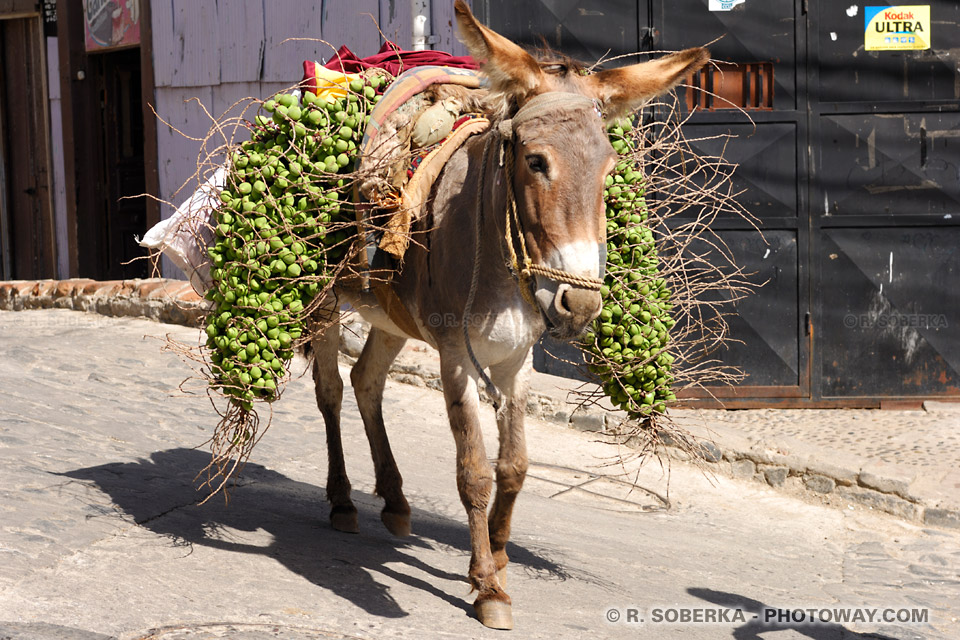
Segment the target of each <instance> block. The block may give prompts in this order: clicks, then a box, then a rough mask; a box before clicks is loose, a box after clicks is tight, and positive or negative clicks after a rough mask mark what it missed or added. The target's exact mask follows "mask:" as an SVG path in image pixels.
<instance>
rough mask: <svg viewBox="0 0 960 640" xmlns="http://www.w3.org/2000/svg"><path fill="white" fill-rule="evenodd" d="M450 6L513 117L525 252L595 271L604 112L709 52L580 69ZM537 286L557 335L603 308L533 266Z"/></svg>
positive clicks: (601, 218) (637, 100) (577, 272)
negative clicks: (587, 71) (540, 54)
mask: <svg viewBox="0 0 960 640" xmlns="http://www.w3.org/2000/svg"><path fill="white" fill-rule="evenodd" d="M455 7H456V13H457V22H458V26H459V29H460V35H461V38H462V39H463V41H464V43H465V44H466V46H467V48H468V50H469V51H470V54H471V55H472V56H473V57H474V58H476V59H477V60H479V61H481V63H482V64H483V70H484V72H485V73H486V74H487V76H488V78H489V80H490V85H491V86H490V88H491V92H492V94H493V95H494V96H499V97H500V98H502V101H503V114H502V115H503V116H504V117H505V118H509V119H510V121H509V122H508V123H507V124H505V125H504V126H501V130H502V131H505V135H507V136H509V137H510V138H512V140H513V144H512V153H513V166H514V174H513V186H514V192H515V194H516V202H517V211H518V215H519V217H520V226H521V227H522V233H523V238H524V243H525V245H526V249H527V252H528V254H529V257H530V258H531V260H532V262H533V263H534V264H539V265H544V266H547V267H550V268H553V269H557V270H561V271H564V272H566V273H568V274H571V275H573V276H580V277H585V278H591V279H595V278H598V277H600V278H602V274H603V268H604V264H605V261H606V259H605V254H606V217H605V213H604V204H603V189H604V179H605V178H606V176H607V174H608V173H609V172H610V171H611V170H612V169H613V167H614V165H615V163H616V158H617V155H616V153H615V152H614V150H613V147H612V146H611V145H610V141H609V139H608V138H607V134H606V129H605V126H604V121H603V116H606V117H607V118H616V117H618V116H620V115H622V114H625V113H629V112H631V111H633V110H634V109H636V108H638V107H639V106H640V105H642V104H643V103H644V102H646V101H647V100H649V99H650V98H652V97H654V96H656V95H659V94H661V93H665V92H667V91H669V90H670V89H672V88H673V87H674V86H675V85H676V84H677V83H679V82H680V80H681V79H682V78H683V77H684V76H686V75H687V74H688V73H690V72H692V71H695V70H696V69H699V68H700V67H701V66H703V65H704V64H705V63H706V62H707V60H708V59H709V53H708V52H707V50H706V49H700V48H698V49H688V50H686V51H683V52H680V53H677V54H674V55H671V56H668V57H665V58H661V59H659V60H654V61H651V62H645V63H641V64H636V65H633V66H629V67H624V68H620V69H611V70H609V71H601V72H599V73H596V74H593V75H583V74H581V73H580V71H579V69H578V68H577V67H576V65H574V64H572V63H571V62H570V61H568V60H565V59H542V60H538V59H536V58H534V57H533V56H532V55H530V54H529V53H527V52H526V51H524V50H523V49H521V48H520V47H519V46H518V45H516V44H515V43H513V42H511V41H510V40H508V39H507V38H505V37H503V36H501V35H499V34H497V33H495V32H494V31H492V30H490V29H488V28H487V27H485V26H483V25H482V24H480V23H479V22H477V20H476V19H475V18H474V16H473V14H472V13H471V12H470V9H469V8H468V7H467V5H466V3H465V2H463V0H457V2H456V5H455ZM601 112H602V114H603V116H602V115H601ZM573 280H575V278H574V279H573ZM535 289H536V293H535V299H536V301H537V303H538V304H539V306H540V309H541V312H542V314H543V317H544V319H545V320H546V323H547V327H548V329H549V330H550V333H551V334H552V335H553V336H554V337H557V338H562V339H569V338H573V337H575V336H577V335H579V334H580V333H581V332H582V331H583V330H584V328H585V327H586V326H587V324H588V323H590V322H591V321H592V320H593V319H594V318H595V317H596V316H597V314H599V313H600V306H601V300H600V294H599V292H598V291H596V290H595V289H592V288H589V287H581V286H577V285H576V284H568V283H561V282H559V281H558V280H557V279H555V278H551V277H549V276H545V275H539V274H538V275H536V283H535Z"/></svg>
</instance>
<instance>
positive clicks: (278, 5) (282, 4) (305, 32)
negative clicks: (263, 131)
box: [260, 0, 376, 85]
mask: <svg viewBox="0 0 960 640" xmlns="http://www.w3.org/2000/svg"><path fill="white" fill-rule="evenodd" d="M371 1H373V2H376V0H361V1H360V2H357V4H362V3H366V4H369V3H370V2H371ZM340 3H346V0H336V1H334V2H333V3H332V4H340ZM323 4H327V5H329V4H331V3H330V2H327V3H323ZM350 4H353V2H352V1H351V2H350ZM321 6H322V3H319V2H288V1H287V0H264V2H263V15H264V19H263V25H264V36H263V44H264V49H263V74H262V76H261V78H260V79H261V80H263V81H265V82H280V83H286V84H288V85H289V84H293V83H295V82H299V80H300V79H301V77H302V76H303V68H302V66H301V64H302V63H303V61H304V60H320V59H321V58H329V57H330V55H331V54H332V53H333V52H332V51H330V47H328V46H327V45H325V44H323V43H322V42H319V39H320V38H322V37H323V35H322V32H323V29H322V26H323V25H322V23H323V13H322V10H321ZM288 38H305V40H290V41H288V42H284V40H287V39H288ZM311 40H312V41H311Z"/></svg>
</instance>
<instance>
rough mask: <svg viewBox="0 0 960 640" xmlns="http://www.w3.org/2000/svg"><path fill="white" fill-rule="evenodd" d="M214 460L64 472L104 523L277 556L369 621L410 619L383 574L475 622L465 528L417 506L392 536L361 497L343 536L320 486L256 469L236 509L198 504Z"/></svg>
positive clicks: (540, 565) (247, 475) (558, 576)
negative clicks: (457, 568) (430, 557)
mask: <svg viewBox="0 0 960 640" xmlns="http://www.w3.org/2000/svg"><path fill="white" fill-rule="evenodd" d="M209 460H210V456H209V454H207V453H203V452H200V451H197V450H193V449H169V450H166V451H158V452H155V453H153V454H151V456H150V458H149V459H140V460H138V461H137V462H130V463H119V462H118V463H109V464H104V465H100V466H96V467H88V468H84V469H77V470H75V471H71V472H68V473H66V474H63V475H65V476H66V477H69V478H72V479H74V480H77V481H81V482H83V483H84V484H86V485H88V486H93V487H95V488H97V489H99V490H100V491H102V492H103V493H105V494H106V495H107V496H108V497H109V499H110V502H111V503H112V504H108V505H103V504H96V502H97V496H96V495H89V496H88V501H89V502H91V503H92V504H91V506H93V507H94V508H99V509H100V510H101V512H102V513H104V515H105V516H107V517H110V516H114V515H116V511H117V510H118V509H119V511H120V512H121V514H120V515H121V516H122V517H125V518H128V519H131V520H133V521H134V522H136V523H137V524H138V525H140V526H142V527H145V528H146V529H148V530H150V531H152V532H154V533H157V534H159V535H163V536H168V537H169V538H171V539H172V540H173V541H174V543H175V544H181V545H185V546H189V545H203V546H206V547H211V548H217V549H223V550H226V551H232V552H235V553H243V554H248V553H249V554H260V555H264V556H268V557H271V558H274V559H276V561H277V562H279V563H281V564H282V565H283V566H285V567H287V568H288V569H289V570H290V571H293V572H294V573H296V574H298V575H300V576H302V577H304V578H305V579H307V580H309V581H310V582H311V583H313V584H315V585H317V586H319V587H322V588H324V589H328V590H330V591H331V592H333V593H335V594H337V595H338V596H340V597H342V598H344V599H346V600H349V601H350V602H352V603H353V604H355V605H357V606H358V607H361V608H362V609H364V610H365V611H367V612H368V613H370V614H371V615H375V616H380V617H386V618H399V617H403V616H406V615H407V613H406V612H405V611H404V610H403V608H402V607H401V606H400V604H399V603H398V602H397V601H396V599H395V598H394V597H393V596H392V595H391V593H390V590H389V588H387V587H386V586H384V585H383V584H381V583H380V582H378V581H377V580H376V575H377V574H379V575H381V576H385V577H389V578H392V579H394V580H397V581H398V582H401V583H403V584H405V585H407V586H410V587H413V588H416V589H420V590H421V591H424V592H426V593H429V594H431V595H433V596H435V597H436V598H438V599H440V600H443V601H444V602H447V603H449V604H450V605H452V606H454V607H457V608H460V609H462V610H463V611H464V612H465V614H466V615H469V616H471V617H472V616H473V607H472V606H470V605H469V603H468V602H467V601H466V600H465V598H466V597H467V595H468V593H469V591H470V588H469V585H468V584H467V582H466V579H465V576H466V571H467V564H468V561H469V557H470V553H469V533H468V530H467V526H466V524H464V523H461V522H457V521H455V520H452V519H450V518H447V517H445V516H440V515H437V514H434V513H430V512H428V511H424V510H421V509H414V510H413V514H412V519H413V531H414V535H413V536H411V537H409V538H405V539H398V538H394V537H393V536H391V535H390V534H389V533H388V532H387V531H386V530H385V529H384V527H383V525H382V524H381V523H380V516H379V510H380V506H381V501H380V500H379V498H376V497H374V496H371V495H368V494H361V493H358V492H356V491H355V492H354V495H353V498H354V502H355V503H356V505H357V509H358V510H359V512H360V528H361V533H360V535H351V534H345V533H340V532H337V531H334V530H333V529H332V528H331V527H330V525H329V524H328V519H327V518H328V513H329V507H328V505H327V502H326V494H325V492H324V491H323V490H322V489H320V488H319V487H316V486H314V485H311V484H307V483H303V482H298V481H294V480H291V479H290V478H288V477H286V476H284V475H283V474H281V473H277V472H276V471H271V470H270V469H267V468H265V467H263V466H261V465H257V464H253V463H248V464H247V465H246V466H245V467H244V469H243V472H242V474H241V475H240V477H239V479H238V484H237V486H235V487H234V488H233V489H232V490H231V493H230V501H229V504H224V500H223V499H221V498H220V497H219V496H218V497H216V498H214V499H212V500H210V501H209V502H207V503H206V504H204V505H199V504H198V502H199V501H200V500H202V499H203V497H205V495H206V494H205V493H202V492H198V491H197V490H196V489H195V488H194V486H195V482H194V478H195V476H196V474H197V472H198V471H199V470H200V469H203V468H204V467H205V466H206V464H207V462H209ZM263 531H265V532H266V533H268V534H269V535H270V536H272V540H269V541H266V542H264V543H263V546H261V545H260V544H259V541H262V540H264V539H265V538H266V536H264V535H262V532H263ZM245 532H250V533H245ZM253 532H261V533H257V534H255V535H253ZM251 538H256V539H257V540H258V544H252V543H250V542H246V541H244V540H245V539H247V540H248V539H251ZM417 550H420V551H421V552H422V551H424V550H430V551H433V552H437V551H441V550H442V552H445V553H447V554H448V555H450V554H452V555H456V556H458V557H462V567H463V573H462V574H451V573H447V572H445V571H440V570H437V569H436V568H434V567H432V566H430V565H429V564H427V563H425V562H424V561H423V560H421V559H420V558H419V557H417V555H415V554H414V553H411V552H414V551H417ZM509 554H510V558H511V562H512V566H514V567H515V569H514V570H516V568H517V566H518V565H519V568H521V569H522V570H525V571H526V572H527V573H531V574H534V575H536V576H537V577H539V578H543V579H554V580H565V579H567V578H568V577H569V576H568V575H567V574H566V573H565V572H564V571H563V570H562V568H561V567H559V566H558V565H557V564H555V563H554V562H552V561H550V560H549V559H546V558H544V557H542V556H541V555H540V554H538V553H535V552H532V551H530V550H528V549H525V548H523V547H521V546H517V545H513V544H511V546H510V548H509ZM419 555H421V556H423V553H420V554H419ZM419 572H422V573H424V574H427V575H429V576H432V577H433V578H436V579H439V580H446V581H449V583H450V584H448V585H445V586H444V588H443V589H441V588H438V587H437V586H436V582H437V581H436V580H433V581H427V580H424V579H422V578H419V577H416V575H414V574H416V573H419Z"/></svg>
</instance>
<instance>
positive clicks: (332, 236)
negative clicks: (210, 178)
mask: <svg viewBox="0 0 960 640" xmlns="http://www.w3.org/2000/svg"><path fill="white" fill-rule="evenodd" d="M385 85H386V79H385V78H384V77H383V76H381V75H372V76H370V77H368V78H366V79H364V80H354V81H353V82H351V84H350V91H349V92H347V94H346V95H345V96H343V97H340V98H333V97H331V98H327V97H317V96H316V95H315V94H313V93H311V92H310V91H307V92H305V93H304V94H303V96H302V98H301V99H298V97H297V96H296V95H295V94H280V95H277V96H274V97H273V98H271V99H269V100H267V101H266V102H264V103H263V104H262V110H261V112H260V114H258V115H257V116H256V118H255V119H254V122H253V123H250V124H249V130H250V139H249V140H247V141H245V142H243V143H241V144H240V145H239V146H237V147H236V148H235V149H234V150H233V152H232V154H231V156H230V162H229V164H228V167H227V180H226V186H225V188H224V189H223V191H222V192H221V194H220V200H221V202H222V205H221V206H220V207H219V209H218V210H217V211H216V213H215V220H216V229H215V238H214V243H213V245H212V246H211V247H210V248H209V250H208V254H209V257H210V261H211V272H210V275H211V278H212V280H213V285H212V287H211V288H210V290H209V291H208V292H207V294H206V297H207V299H208V300H210V301H212V302H213V303H214V304H215V306H214V307H213V309H212V310H211V311H210V313H209V314H208V315H207V317H206V329H205V330H206V334H207V341H206V346H207V347H208V349H209V350H210V357H209V360H210V370H211V384H212V385H213V386H214V388H216V389H218V390H220V391H221V392H222V393H223V394H224V395H226V396H228V397H230V398H231V400H232V401H233V402H234V403H235V404H237V405H239V406H241V407H242V408H244V409H246V410H248V411H249V410H250V409H252V403H253V401H254V400H265V401H268V402H269V401H273V400H275V399H276V398H277V396H278V391H279V389H280V388H281V384H282V381H283V380H284V378H285V376H286V375H287V370H288V365H289V361H290V359H291V358H292V357H293V348H294V346H295V345H296V343H297V341H298V340H300V339H301V338H302V337H303V336H304V331H305V325H306V320H307V318H306V316H307V313H306V310H307V309H308V308H309V305H310V302H311V301H312V300H313V298H314V297H315V296H316V295H317V294H318V293H319V292H321V291H322V290H324V288H325V287H326V286H327V285H328V283H329V282H330V279H331V278H332V277H333V276H334V275H335V273H336V271H337V270H338V269H339V267H340V266H341V262H342V261H343V260H344V258H345V257H346V256H347V253H348V248H349V245H350V240H351V239H352V237H353V235H354V233H355V222H356V220H355V217H354V212H353V208H352V204H351V202H350V191H351V190H352V184H353V179H352V177H351V176H350V174H351V172H352V171H353V168H354V164H355V160H356V156H357V146H358V145H359V144H360V141H361V140H362V138H363V132H364V129H365V128H366V124H367V121H368V120H369V113H370V111H371V110H372V108H373V105H374V104H375V103H376V102H377V101H379V99H380V94H381V92H382V90H383V88H384V87H385Z"/></svg>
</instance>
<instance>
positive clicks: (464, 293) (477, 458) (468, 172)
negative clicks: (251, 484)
mask: <svg viewBox="0 0 960 640" xmlns="http://www.w3.org/2000/svg"><path fill="white" fill-rule="evenodd" d="M456 12H457V20H458V25H459V29H460V34H461V37H462V39H463V40H464V42H465V43H466V45H467V47H468V49H469V51H470V53H471V54H472V55H473V56H474V57H475V58H476V59H477V60H480V61H483V71H484V72H485V73H486V74H487V76H488V78H489V82H490V86H489V92H490V95H489V100H488V104H489V105H490V112H489V113H487V114H486V115H487V116H488V117H489V118H490V119H491V121H492V124H491V126H490V128H489V129H488V130H487V131H486V132H485V133H482V134H480V135H475V136H473V137H472V138H470V139H469V140H467V141H466V142H465V143H464V144H463V146H461V147H460V148H459V149H458V150H457V151H456V152H454V153H453V155H452V157H451V158H450V159H449V161H448V162H447V163H446V165H445V166H444V168H443V170H442V172H441V173H440V175H439V177H438V178H437V181H436V183H435V185H434V187H433V190H432V199H431V200H430V201H429V202H428V203H427V205H426V209H425V211H424V215H422V216H421V217H420V218H419V219H418V220H416V221H415V222H413V226H412V228H411V229H410V233H411V234H412V236H413V237H414V238H416V240H417V241H416V242H411V243H410V244H409V246H408V248H407V249H406V253H405V254H404V256H403V260H402V266H401V267H400V268H399V269H398V271H397V272H396V273H395V274H394V275H393V277H392V280H391V282H390V284H389V290H388V291H383V290H381V291H380V292H379V294H378V293H377V292H375V291H365V290H364V289H362V288H361V287H356V286H351V283H349V282H346V281H345V282H343V283H342V285H341V286H338V287H337V295H336V296H331V301H330V304H329V305H328V307H327V308H325V309H323V310H322V311H321V313H323V314H325V316H324V317H325V320H326V321H327V322H329V320H330V318H331V317H335V316H336V313H337V311H336V305H337V304H339V303H341V302H343V301H349V302H350V303H351V304H352V306H353V307H354V308H356V309H357V310H358V311H359V312H360V313H361V315H363V317H364V318H365V319H367V320H368V321H369V322H370V324H371V325H372V329H371V331H370V334H369V337H368V339H367V342H366V344H365V346H364V349H363V352H362V354H361V356H360V358H359V360H358V361H357V363H356V365H355V366H354V367H353V370H352V371H351V374H350V377H351V380H352V383H353V387H354V391H355V393H356V397H357V403H358V406H359V409H360V413H361V415H362V417H363V422H364V426H365V429H366V433H367V436H368V438H369V440H370V447H371V452H372V454H373V458H374V465H375V470H376V492H377V494H378V495H379V496H381V497H382V498H383V499H384V502H385V504H384V508H383V512H382V520H383V522H384V524H385V525H386V526H387V527H388V529H389V530H390V531H391V532H393V533H394V534H396V535H408V534H409V533H410V507H409V505H408V504H407V501H406V499H405V497H404V495H403V492H402V480H401V476H400V473H399V471H398V469H397V466H396V463H395V461H394V458H393V455H392V453H391V450H390V445H389V442H388V440H387V434H386V430H385V427H384V422H383V415H382V411H381V400H382V397H383V389H384V385H385V381H386V376H387V371H388V369H389V366H390V363H391V362H392V361H393V359H394V358H395V357H396V356H397V355H398V353H399V352H400V350H401V348H402V347H403V345H404V343H405V341H406V340H407V339H409V338H414V339H421V340H424V341H426V342H427V343H429V344H431V345H432V346H433V347H435V348H436V349H437V350H438V351H439V354H440V362H441V381H442V384H443V393H444V397H445V400H446V404H447V412H448V416H449V420H450V426H451V429H452V431H453V436H454V441H455V444H456V448H457V476H456V482H457V488H458V490H459V493H460V498H461V501H462V503H463V505H464V508H465V509H466V512H467V518H468V521H469V527H470V544H471V551H472V554H471V560H470V567H469V579H470V583H471V584H472V586H473V587H474V589H475V590H476V591H477V593H478V595H477V598H476V601H475V603H474V606H475V608H476V612H477V616H478V618H479V619H480V621H481V622H482V623H483V624H485V625H487V626H490V627H494V628H502V629H508V628H511V627H512V624H513V623H512V614H511V600H510V597H509V596H508V595H507V593H506V591H505V586H506V566H507V562H508V558H507V553H506V543H507V540H508V539H509V536H510V519H511V512H512V509H513V505H514V501H515V499H516V496H517V494H518V492H519V491H520V488H521V486H522V484H523V480H524V476H525V474H526V470H527V452H526V444H525V440H524V432H523V421H524V411H525V408H526V395H527V381H528V377H529V372H530V366H531V364H530V363H531V359H530V353H531V348H532V346H533V344H534V343H535V342H536V341H537V340H538V339H539V337H540V336H541V335H542V334H543V332H544V331H548V332H549V333H550V334H551V335H553V336H554V337H557V338H561V339H571V338H574V337H576V336H578V335H579V334H580V333H581V332H582V331H583V330H584V328H585V327H586V326H587V324H588V323H590V322H591V321H592V320H593V319H594V318H595V317H596V316H597V314H598V313H599V311H600V307H601V299H600V293H599V283H600V280H599V278H601V277H602V273H603V268H604V248H605V243H606V239H605V216H604V204H603V198H602V194H603V189H604V179H605V176H606V175H607V174H608V173H609V171H610V170H611V169H612V168H613V166H614V163H615V158H616V154H615V152H614V150H613V148H612V147H611V145H610V142H609V140H608V138H607V135H606V132H605V127H604V122H603V118H604V117H607V118H613V117H617V116H619V115H621V114H624V113H628V112H630V111H632V110H634V109H636V108H637V107H638V106H640V105H641V104H642V103H643V102H644V101H646V100H647V99H649V98H651V97H653V96H655V95H658V94H660V93H663V92H665V91H668V90H669V89H671V88H672V87H673V86H674V85H676V84H677V83H678V82H679V81H680V79H681V78H682V77H684V76H685V75H686V74H688V73H690V72H691V71H693V70H695V69H697V68H699V67H700V66H702V65H703V64H704V63H705V62H706V61H707V59H708V53H707V51H706V50H704V49H690V50H687V51H684V52H681V53H678V54H675V55H672V56H669V57H666V58H662V59H660V60H656V61H652V62H647V63H643V64H638V65H634V66H630V67H626V68H621V69H613V70H609V71H601V72H599V73H596V74H593V75H581V74H580V73H579V72H578V70H576V69H573V68H571V67H570V66H569V65H568V64H567V63H566V62H564V61H558V60H537V59H535V58H534V57H532V56H531V55H529V54H528V53H526V52H525V51H524V50H522V49H521V48H520V47H519V46H517V45H516V44H514V43H512V42H511V41H509V40H507V39H506V38H504V37H502V36H500V35H498V34H496V33H495V32H493V31H491V30H490V29H488V28H486V27H484V26H483V25H481V24H479V23H478V22H477V21H476V20H475V18H474V17H473V15H472V14H471V13H470V10H469V9H468V7H467V5H466V4H465V3H464V2H462V0H458V1H457V3H456ZM333 297H336V301H334V300H333V299H332V298H333ZM338 343H339V327H338V325H337V323H335V322H329V324H328V328H327V329H326V330H325V331H324V332H323V333H322V334H321V335H318V336H316V337H315V338H314V339H313V340H312V344H311V347H312V351H313V353H314V356H315V360H314V378H315V380H316V387H317V402H318V405H319V407H320V411H321V413H322V414H323V418H324V421H325V423H326V430H327V442H328V448H329V475H328V479H327V495H328V498H329V500H330V503H331V507H332V509H331V514H330V517H331V521H332V524H333V526H334V527H335V528H337V529H339V530H342V531H350V532H355V531H356V530H357V510H356V508H355V507H354V505H353V503H352V502H351V499H350V483H349V480H348V479H347V474H346V470H345V468H344V458H343V451H342V447H341V442H340V431H339V429H340V423H339V420H340V418H339V412H340V406H341V397H342V392H343V383H342V381H341V379H340V376H339V372H338V368H337V348H338ZM486 371H489V382H491V383H492V385H494V386H495V387H496V389H497V390H498V391H499V394H501V395H500V396H499V398H500V407H499V410H498V411H497V427H498V430H499V435H500V445H499V447H500V448H499V452H498V455H497V459H496V469H495V473H496V495H495V496H494V499H493V505H492V507H491V508H490V510H489V513H488V506H489V504H490V498H491V493H492V491H493V486H494V483H493V480H494V472H493V471H492V470H491V468H490V465H489V464H488V462H487V453H486V451H485V450H484V445H483V439H482V437H481V433H480V424H479V419H478V415H479V411H480V402H479V397H478V384H479V381H480V380H481V379H483V378H484V377H485V376H486V375H487V374H486Z"/></svg>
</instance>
